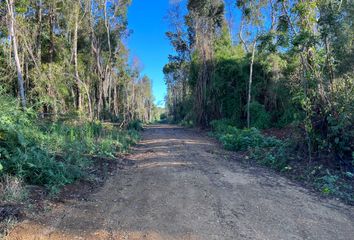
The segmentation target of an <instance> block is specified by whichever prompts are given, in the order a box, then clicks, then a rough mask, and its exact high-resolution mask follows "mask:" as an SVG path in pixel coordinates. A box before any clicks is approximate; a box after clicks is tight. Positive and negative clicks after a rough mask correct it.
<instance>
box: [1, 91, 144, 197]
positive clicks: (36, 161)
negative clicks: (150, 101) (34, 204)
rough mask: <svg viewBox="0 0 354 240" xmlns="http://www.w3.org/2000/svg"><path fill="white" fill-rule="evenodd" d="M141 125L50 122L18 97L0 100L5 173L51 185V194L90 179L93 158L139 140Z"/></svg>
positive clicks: (112, 154)
mask: <svg viewBox="0 0 354 240" xmlns="http://www.w3.org/2000/svg"><path fill="white" fill-rule="evenodd" d="M137 130H140V126H138V125H137V126H135V125H134V127H132V128H131V129H128V130H122V129H119V128H117V127H115V126H113V125H111V124H104V123H102V122H82V121H79V120H69V121H67V120H66V121H58V122H44V121H43V120H41V119H38V118H37V116H36V113H35V112H34V111H32V110H31V109H28V110H26V111H23V110H21V109H20V107H19V104H18V103H17V101H16V100H14V99H12V98H11V97H7V96H2V97H1V99H0V177H2V178H3V177H4V176H12V177H16V178H18V179H21V180H22V181H24V183H25V184H33V185H42V186H45V187H46V188H47V189H48V190H49V191H50V192H51V193H57V192H58V191H59V189H60V188H61V187H62V186H64V185H66V184H69V183H72V182H74V181H75V180H77V179H79V178H82V177H85V175H86V172H85V170H86V169H88V168H89V167H90V166H91V165H92V164H93V163H92V161H91V159H92V157H93V156H94V157H112V158H114V157H115V156H117V155H118V154H121V153H124V152H126V151H127V150H128V148H129V146H130V145H132V144H134V143H136V142H137V141H138V139H139V133H138V131H137Z"/></svg>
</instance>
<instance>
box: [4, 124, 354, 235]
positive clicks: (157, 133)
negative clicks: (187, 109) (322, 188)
mask: <svg viewBox="0 0 354 240" xmlns="http://www.w3.org/2000/svg"><path fill="white" fill-rule="evenodd" d="M229 155H230V153H227V152H225V151H224V150H222V149H221V148H220V147H219V146H218V145H217V144H216V143H215V142H213V141H212V140H211V139H209V138H208V137H206V136H204V135H203V134H200V133H197V132H195V131H193V130H186V129H183V128H179V127H176V126H167V125H158V126H151V127H149V128H148V129H147V130H146V131H145V132H144V133H143V140H142V142H141V143H140V144H139V145H138V146H137V147H136V149H134V150H133V154H132V155H130V156H129V159H130V160H132V161H134V163H135V165H133V166H127V167H125V168H124V169H123V170H118V171H117V172H116V173H115V174H114V175H113V176H112V177H110V179H109V180H108V181H107V182H106V184H105V185H104V187H103V188H102V189H100V190H99V191H98V192H97V193H95V194H92V195H91V196H88V199H87V200H86V201H74V202H72V203H70V204H66V205H64V206H63V207H62V208H58V209H54V210H52V211H50V212H48V213H47V214H45V216H42V217H38V219H36V220H32V221H26V222H24V223H22V224H20V225H18V226H17V227H16V228H15V229H14V230H13V231H12V233H11V234H10V236H9V237H8V239H26V240H32V239H33V240H41V239H51V240H57V239H58V240H59V239H64V240H65V239H68V240H69V239H70V240H71V239H107V240H108V239H114V240H117V239H151V240H170V239H176V240H182V239H185V240H191V239H206V240H213V239H230V240H234V239H270V240H273V239H274V240H278V239H286V240H287V239H319V240H325V239H329V240H340V239H343V240H344V239H347V240H353V239H354V208H353V207H348V206H345V205H342V204H340V203H339V202H335V201H331V200H321V199H319V198H317V197H316V196H314V194H311V193H310V192H308V191H307V190H305V189H303V188H302V187H299V186H297V185H296V184H293V183H291V182H290V181H288V180H286V179H284V178H282V177H280V176H278V175H276V174H274V173H271V172H269V171H267V170H264V169H260V168H250V167H245V166H242V165H241V164H239V163H238V162H237V161H234V160H228V158H229Z"/></svg>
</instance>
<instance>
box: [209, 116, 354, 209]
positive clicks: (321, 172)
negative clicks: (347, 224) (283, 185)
mask: <svg viewBox="0 0 354 240" xmlns="http://www.w3.org/2000/svg"><path fill="white" fill-rule="evenodd" d="M211 127H212V133H211V134H212V135H213V136H214V137H216V138H217V139H218V140H219V141H220V142H221V143H222V145H223V146H224V147H225V149H227V150H231V151H244V152H246V153H247V155H248V156H249V157H250V159H252V160H254V161H256V162H258V163H259V164H262V165H264V166H267V167H270V168H272V169H274V170H276V171H279V172H283V173H286V174H287V175H288V176H289V177H291V178H294V179H296V180H301V181H303V182H306V183H308V184H310V185H311V186H313V187H315V188H316V189H317V190H319V191H320V192H321V193H322V194H324V195H332V196H336V197H339V198H341V199H343V200H344V201H346V202H347V203H350V204H354V191H353V187H354V173H353V172H350V171H343V170H341V169H338V168H335V167H333V166H329V165H324V164H323V163H321V162H311V163H309V162H308V161H307V159H306V158H305V157H304V156H303V155H302V154H300V153H299V152H298V149H297V145H298V143H297V142H296V139H285V140H280V139H277V138H274V137H269V136H265V135H263V134H262V133H261V132H260V131H259V130H258V129H256V128H250V129H238V128H237V127H235V126H234V125H233V123H232V122H231V121H230V120H227V119H224V120H218V121H213V122H212V123H211ZM353 165H354V163H353Z"/></svg>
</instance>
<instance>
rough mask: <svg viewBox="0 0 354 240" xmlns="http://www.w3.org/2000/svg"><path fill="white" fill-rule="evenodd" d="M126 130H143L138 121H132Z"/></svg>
mask: <svg viewBox="0 0 354 240" xmlns="http://www.w3.org/2000/svg"><path fill="white" fill-rule="evenodd" d="M128 129H129V130H136V131H142V130H143V124H142V122H141V121H140V120H133V121H131V122H130V123H129V124H128Z"/></svg>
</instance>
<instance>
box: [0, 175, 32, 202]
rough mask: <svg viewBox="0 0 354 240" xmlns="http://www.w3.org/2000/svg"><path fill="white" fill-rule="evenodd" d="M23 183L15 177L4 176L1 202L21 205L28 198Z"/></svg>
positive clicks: (0, 193)
mask: <svg viewBox="0 0 354 240" xmlns="http://www.w3.org/2000/svg"><path fill="white" fill-rule="evenodd" d="M26 195H27V192H26V190H25V188H24V184H23V181H22V180H21V179H20V178H18V177H15V176H10V175H4V176H3V177H2V178H0V202H3V203H19V202H21V201H23V200H24V199H25V198H26Z"/></svg>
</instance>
